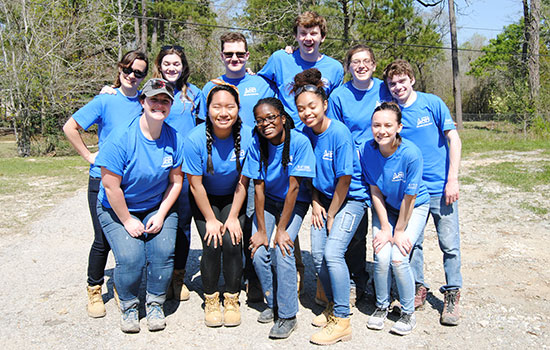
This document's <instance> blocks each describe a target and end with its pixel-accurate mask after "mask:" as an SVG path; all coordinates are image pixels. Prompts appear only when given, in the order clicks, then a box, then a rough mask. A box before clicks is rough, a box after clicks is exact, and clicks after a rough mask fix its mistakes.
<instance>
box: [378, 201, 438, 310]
mask: <svg viewBox="0 0 550 350" xmlns="http://www.w3.org/2000/svg"><path fill="white" fill-rule="evenodd" d="M386 210H387V212H388V221H389V223H390V226H391V229H392V235H393V229H394V227H395V224H396V223H397V219H398V218H399V211H398V210H396V209H394V208H391V207H390V206H388V205H386ZM428 211H429V204H428V203H426V204H422V205H420V206H418V207H416V208H414V209H413V212H412V214H411V218H410V219H409V222H408V224H407V228H406V229H405V234H406V235H407V237H408V238H409V240H410V241H411V244H412V245H413V246H414V244H415V242H416V241H417V240H418V237H420V235H421V233H422V231H423V230H424V226H426V218H427V217H428ZM380 228H381V225H380V219H379V218H378V214H377V213H376V210H373V211H372V237H373V239H374V238H375V237H376V235H377V234H378V233H379V232H380ZM390 265H391V270H390ZM392 270H393V274H394V276H395V283H396V284H397V290H398V291H399V302H400V303H401V310H402V312H404V313H407V314H410V313H413V312H414V293H415V285H414V276H413V272H412V269H411V267H410V265H409V254H407V255H403V254H401V251H400V250H399V248H398V247H397V246H396V245H392V244H390V243H386V244H385V245H384V246H383V247H382V249H381V250H380V251H379V252H378V254H375V255H374V287H375V288H376V306H377V307H380V308H387V307H388V306H390V288H391V271H392Z"/></svg>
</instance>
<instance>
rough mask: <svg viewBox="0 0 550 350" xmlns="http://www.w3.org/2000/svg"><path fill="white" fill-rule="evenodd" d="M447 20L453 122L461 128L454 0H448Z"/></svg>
mask: <svg viewBox="0 0 550 350" xmlns="http://www.w3.org/2000/svg"><path fill="white" fill-rule="evenodd" d="M449 22H450V24H451V48H452V50H451V59H452V64H453V95H454V102H455V122H456V123H457V128H458V130H462V129H463V126H462V94H461V91H460V72H459V68H458V43H457V41H458V40H457V37H456V17H455V3H454V0H449Z"/></svg>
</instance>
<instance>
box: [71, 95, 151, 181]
mask: <svg viewBox="0 0 550 350" xmlns="http://www.w3.org/2000/svg"><path fill="white" fill-rule="evenodd" d="M116 92H117V93H116V95H109V94H101V95H97V96H96V97H94V99H93V100H91V101H90V102H88V103H87V104H86V105H84V106H83V107H82V108H80V109H79V110H78V111H76V113H75V114H73V115H72V117H73V119H74V120H75V121H76V122H77V123H78V125H80V127H82V129H84V130H88V128H90V126H92V125H94V124H97V138H98V147H99V149H101V147H102V146H103V143H104V142H105V139H106V138H107V136H109V134H110V133H111V131H113V129H115V128H116V127H118V126H128V124H130V122H131V121H132V120H134V119H135V118H136V117H138V116H140V115H141V111H142V107H141V103H139V97H138V96H139V91H138V93H137V95H136V96H134V97H127V96H124V94H122V92H121V91H120V89H116ZM90 176H91V177H101V169H100V168H99V166H98V165H96V164H91V165H90Z"/></svg>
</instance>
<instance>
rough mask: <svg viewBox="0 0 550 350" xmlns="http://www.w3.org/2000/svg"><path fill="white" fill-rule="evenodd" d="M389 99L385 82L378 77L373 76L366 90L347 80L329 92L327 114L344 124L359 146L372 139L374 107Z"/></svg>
mask: <svg viewBox="0 0 550 350" xmlns="http://www.w3.org/2000/svg"><path fill="white" fill-rule="evenodd" d="M391 100H392V96H391V94H390V92H389V91H388V89H387V88H386V84H384V82H383V81H382V80H380V79H377V78H373V85H372V86H371V88H370V89H368V90H359V89H357V88H356V87H355V86H353V84H352V83H351V81H348V82H347V83H345V84H344V85H342V86H340V87H338V88H336V89H335V90H334V91H333V92H332V94H330V97H329V99H328V109H327V116H328V117H329V118H332V119H337V120H339V121H341V122H342V123H344V124H346V126H347V127H348V129H349V130H350V131H351V134H352V135H353V140H354V141H355V143H356V145H358V146H359V145H362V144H364V143H365V141H367V140H370V139H372V130H371V120H372V114H373V113H374V109H375V108H376V107H378V106H379V105H380V104H381V103H382V102H387V101H391Z"/></svg>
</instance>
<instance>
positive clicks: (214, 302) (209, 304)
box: [204, 298, 220, 311]
mask: <svg viewBox="0 0 550 350" xmlns="http://www.w3.org/2000/svg"><path fill="white" fill-rule="evenodd" d="M204 306H205V308H206V309H207V310H208V311H217V310H219V309H220V303H219V301H218V299H214V298H211V299H209V298H206V299H205V301H204Z"/></svg>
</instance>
